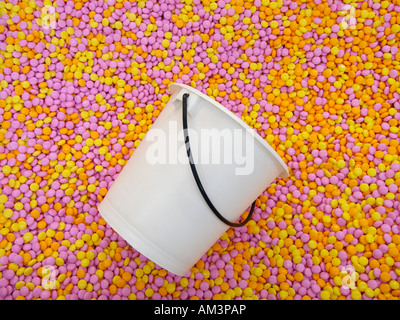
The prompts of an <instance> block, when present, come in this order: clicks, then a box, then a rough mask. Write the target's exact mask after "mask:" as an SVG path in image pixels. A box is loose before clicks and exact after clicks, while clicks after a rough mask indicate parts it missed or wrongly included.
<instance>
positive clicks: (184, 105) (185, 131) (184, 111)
mask: <svg viewBox="0 0 400 320" xmlns="http://www.w3.org/2000/svg"><path fill="white" fill-rule="evenodd" d="M188 98H189V94H188V93H185V94H183V98H182V114H183V134H184V137H185V146H186V153H187V156H188V158H189V164H190V169H192V173H193V177H194V180H195V181H196V184H197V187H198V188H199V190H200V193H201V195H202V196H203V198H204V200H205V201H206V202H207V204H208V206H209V207H210V209H211V210H212V212H214V214H215V215H216V216H217V217H218V219H220V220H221V221H222V222H224V223H225V224H227V225H228V226H230V227H243V226H244V225H245V224H246V223H247V222H249V221H250V219H251V217H252V215H253V212H254V208H255V206H256V201H254V202H253V204H252V205H251V209H250V212H249V214H248V215H247V217H246V219H244V220H243V221H242V222H239V223H234V222H230V221H229V220H227V219H225V218H224V217H223V216H222V215H221V214H220V213H219V212H218V210H217V209H216V208H215V207H214V205H213V204H212V202H211V200H210V198H208V196H207V193H206V191H205V190H204V187H203V185H202V183H201V181H200V177H199V175H198V173H197V170H196V166H195V164H194V161H193V157H192V153H191V151H190V142H189V133H188V124H187V99H188Z"/></svg>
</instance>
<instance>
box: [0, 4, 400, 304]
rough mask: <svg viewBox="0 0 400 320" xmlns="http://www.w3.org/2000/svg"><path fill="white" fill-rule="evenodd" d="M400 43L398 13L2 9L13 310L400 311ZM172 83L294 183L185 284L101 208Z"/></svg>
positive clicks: (265, 199) (194, 7)
mask: <svg viewBox="0 0 400 320" xmlns="http://www.w3.org/2000/svg"><path fill="white" fill-rule="evenodd" d="M399 44H400V1H399V0H394V1H372V0H368V1H358V2H357V1H352V0H350V1H349V0H347V1H343V2H342V1H331V0H329V1H321V0H314V1H310V0H297V1H289V0H286V1H283V0H277V1H270V0H262V1H261V0H254V1H244V0H232V1H227V0H219V1H214V0H203V1H200V0H186V1H176V0H159V1H151V0H147V1H128V0H118V1H116V0H108V1H102V0H99V1H95V0H87V1H85V0H77V1H63V0H57V1H54V2H51V1H43V2H42V1H27V0H22V1H16V0H7V1H3V2H0V90H1V91H0V123H1V128H0V168H1V172H0V189H1V194H0V209H1V210H0V299H6V300H7V299H8V300H9V299H27V300H31V299H67V300H68V299H85V300H86V299H138V300H142V299H182V300H185V299H227V300H229V299H270V300H271V299H324V300H328V299H333V300H337V299H353V300H360V299H399V296H400V290H399V280H400V279H399V277H400V254H399V250H400V235H399V224H400V215H399V210H400V196H399V186H400V159H399V156H398V154H399V152H400V144H399V143H400V135H399V132H400V129H399V121H400V82H399V72H400V62H399V61H400V52H399ZM172 82H181V83H185V84H188V85H191V86H193V87H196V88H197V89H199V90H201V91H202V92H203V93H205V94H208V95H209V96H211V97H212V98H214V99H215V100H217V101H219V102H220V103H221V104H222V105H223V106H224V107H226V108H227V109H228V110H230V111H232V112H233V113H235V114H236V115H237V116H238V117H241V118H242V119H243V120H244V121H245V122H246V123H248V124H249V125H250V126H251V127H253V128H254V129H255V130H256V132H257V133H258V134H259V135H261V136H262V137H263V138H265V139H266V140H267V141H268V142H269V143H270V145H271V146H272V147H273V148H274V149H275V150H277V152H278V153H279V154H280V155H281V156H282V158H283V159H284V160H285V162H286V163H287V165H288V167H289V168H290V171H291V172H290V177H289V178H287V179H284V180H277V181H276V182H275V183H273V184H272V185H271V186H270V187H269V188H268V189H267V190H266V191H265V192H264V193H263V194H262V195H260V197H259V198H258V200H257V207H256V210H255V213H254V218H253V221H250V222H249V223H248V224H247V225H246V226H245V227H241V228H238V229H229V230H228V231H227V232H226V233H225V234H224V235H223V236H222V237H221V239H220V240H219V241H218V242H217V243H216V244H215V245H214V246H213V247H212V248H211V249H210V250H209V251H208V253H207V254H206V255H204V257H203V258H202V259H201V260H199V261H198V263H197V264H196V265H195V266H194V267H193V268H192V270H191V272H190V273H188V274H187V275H186V276H185V277H178V276H175V275H173V274H171V273H168V272H167V271H165V270H164V269H162V268H160V267H159V266H157V265H155V264H154V263H153V262H152V261H150V260H148V259H146V257H144V256H143V255H141V254H140V253H138V252H137V251H136V250H135V249H133V248H132V247H131V246H129V245H128V244H127V243H126V242H125V241H124V240H123V239H122V238H121V237H120V236H118V234H117V233H116V232H114V231H113V230H112V229H111V228H110V226H109V225H107V224H106V222H105V221H104V220H103V219H102V218H101V216H100V215H99V213H98V211H97V204H98V203H99V202H100V201H101V200H102V198H103V197H104V196H105V194H106V193H107V190H108V189H109V187H110V185H111V183H112V182H113V181H114V180H115V178H116V176H117V175H118V173H119V172H120V171H121V169H122V168H123V166H124V165H125V163H126V161H127V160H128V159H129V157H130V156H131V155H132V153H133V152H134V150H135V148H136V147H137V146H138V145H139V143H140V141H141V139H143V137H144V135H145V134H146V132H147V131H148V130H149V128H150V126H151V124H152V123H153V122H154V120H155V119H156V118H157V116H158V115H159V113H160V111H161V110H162V109H163V107H164V106H165V104H166V102H167V101H168V99H169V96H170V93H169V91H168V85H169V84H170V83H172ZM154 201H157V194H154Z"/></svg>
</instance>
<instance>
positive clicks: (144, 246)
mask: <svg viewBox="0 0 400 320" xmlns="http://www.w3.org/2000/svg"><path fill="white" fill-rule="evenodd" d="M98 210H99V212H100V214H101V216H102V217H103V218H104V220H105V221H106V222H107V223H108V224H109V225H110V226H111V227H112V228H113V229H114V230H115V231H116V232H117V233H118V234H119V235H120V236H121V237H122V238H124V239H125V240H126V241H127V242H128V243H129V244H130V245H131V246H132V247H133V248H135V249H136V250H137V251H139V252H140V253H141V254H143V255H144V256H146V257H147V258H149V259H150V260H152V261H153V262H154V263H156V264H158V265H159V266H161V267H162V268H164V269H166V270H168V271H170V272H172V273H174V274H176V275H178V276H182V277H183V276H184V275H185V274H186V273H187V272H188V271H189V270H190V268H191V266H189V267H188V266H187V265H182V263H180V262H179V261H177V260H176V259H175V258H173V257H172V256H170V255H169V254H167V253H166V252H165V251H163V250H161V249H160V248H159V247H158V246H156V245H155V244H154V243H153V242H152V241H151V240H149V239H147V238H146V236H145V235H143V233H141V232H139V231H138V230H137V229H135V228H134V227H133V226H132V225H131V224H130V223H129V222H128V221H126V219H125V218H124V217H123V216H121V215H120V214H119V213H118V211H117V210H115V209H114V207H113V206H112V205H111V203H109V202H108V201H107V200H106V199H103V201H102V202H101V203H100V205H99V206H98Z"/></svg>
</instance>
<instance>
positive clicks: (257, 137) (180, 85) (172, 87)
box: [169, 83, 289, 179]
mask: <svg viewBox="0 0 400 320" xmlns="http://www.w3.org/2000/svg"><path fill="white" fill-rule="evenodd" d="M178 88H183V89H185V90H187V91H190V92H191V93H193V94H196V95H198V96H200V97H201V98H203V99H205V100H206V101H207V102H209V103H211V104H212V105H213V106H215V107H217V108H218V109H219V110H221V111H222V112H223V113H225V114H226V115H228V116H229V117H230V118H231V119H232V120H234V121H236V122H237V123H238V124H239V125H241V126H242V127H243V128H244V129H245V130H246V131H249V132H251V133H252V134H253V136H254V137H255V140H256V141H258V142H259V143H260V144H261V145H262V146H263V147H264V149H266V150H267V151H269V153H270V154H272V155H273V157H274V158H275V159H276V160H277V161H278V163H279V164H280V165H281V167H282V168H283V170H284V172H283V173H284V175H283V176H280V177H281V178H283V179H286V178H288V177H289V169H288V167H287V165H286V163H285V162H284V161H283V159H282V158H281V157H280V156H279V155H278V154H277V153H276V151H275V150H274V149H273V148H272V147H271V146H270V145H269V143H268V142H267V141H265V140H264V139H263V138H262V137H261V136H260V135H259V134H257V133H256V132H254V129H253V128H251V127H250V126H249V125H248V124H247V123H245V122H244V121H243V120H242V119H240V118H239V117H237V116H236V115H234V114H233V113H232V112H231V111H229V110H228V109H226V108H225V107H224V106H223V105H222V104H220V103H219V102H218V101H216V100H214V99H212V98H210V97H209V96H207V95H206V94H204V93H203V92H201V91H199V90H197V89H196V88H193V87H190V86H188V85H186V84H183V83H172V84H171V85H170V86H169V90H170V92H171V93H172V94H174V93H175V92H176V91H177V90H179V89H178Z"/></svg>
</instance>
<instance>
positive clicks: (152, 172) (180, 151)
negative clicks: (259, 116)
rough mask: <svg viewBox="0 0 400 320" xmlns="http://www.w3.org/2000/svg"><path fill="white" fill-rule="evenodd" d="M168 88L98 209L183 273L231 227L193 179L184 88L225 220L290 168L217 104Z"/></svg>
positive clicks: (194, 139) (202, 167)
mask: <svg viewBox="0 0 400 320" xmlns="http://www.w3.org/2000/svg"><path fill="white" fill-rule="evenodd" d="M170 91H171V92H172V96H171V98H170V100H169V102H168V103H167V105H166V106H165V107H164V109H163V110H162V112H161V113H160V115H159V117H158V118H157V120H156V121H155V122H154V123H153V125H152V127H151V128H150V130H149V131H148V132H147V134H146V136H145V137H144V139H143V140H142V142H141V143H140V145H139V146H138V147H137V149H136V150H135V152H134V153H133V155H132V157H131V158H130V159H129V161H128V162H127V163H126V165H125V166H124V168H123V170H122V171H121V173H120V174H119V176H118V177H117V179H116V180H115V182H114V183H113V184H112V186H111V188H110V190H109V191H108V193H107V195H106V196H105V198H104V199H103V201H102V202H101V203H100V205H99V207H98V209H99V211H100V213H101V215H102V216H103V218H104V219H105V220H106V221H107V223H108V224H109V225H110V226H111V227H112V228H113V229H114V230H115V231H116V232H118V233H119V234H120V235H121V236H122V237H123V238H124V239H125V240H126V241H127V242H128V243H129V244H131V245H132V246H133V247H134V248H135V249H136V250H138V251H139V252H141V253H142V254H143V255H145V256H146V257H148V258H149V259H150V260H152V261H154V262H155V263H157V264H158V265H160V266H161V267H163V268H165V269H166V270H168V271H170V272H172V273H174V274H177V275H181V276H183V275H185V274H186V272H187V271H189V270H190V268H191V267H192V266H193V265H194V264H195V263H196V262H197V261H198V260H199V259H200V258H201V257H202V256H203V255H204V254H205V253H206V252H207V251H208V250H209V249H210V248H211V246H212V245H213V244H214V243H215V242H216V241H217V240H218V239H219V238H220V237H221V236H222V235H223V233H224V232H225V231H226V230H227V229H228V228H229V226H228V225H227V224H226V223H224V222H222V221H221V220H220V219H219V218H218V217H217V216H216V215H215V214H214V212H213V211H212V210H211V208H210V206H209V204H208V203H207V202H206V201H205V198H204V197H203V195H202V194H201V193H200V191H199V186H198V185H197V184H196V181H195V179H194V175H193V172H192V170H191V166H190V164H189V161H188V154H187V149H186V147H187V145H185V141H184V132H183V129H182V127H183V120H182V119H183V109H182V108H183V107H182V104H183V97H184V94H188V96H186V103H187V111H188V114H187V123H188V130H187V132H188V136H189V137H190V150H191V154H192V156H193V159H194V163H195V167H196V169H197V173H198V176H199V177H200V179H201V183H202V186H203V188H204V190H205V191H206V193H207V195H208V197H209V200H210V201H211V202H212V204H213V205H214V207H215V208H217V210H218V211H219V212H220V213H221V215H223V216H224V217H225V218H226V219H227V220H229V221H231V222H234V221H236V220H237V219H238V218H239V217H240V216H241V215H242V214H243V213H244V212H245V210H246V209H247V208H248V207H249V206H250V205H251V203H252V202H253V201H255V200H256V199H257V198H258V196H259V195H260V194H261V193H262V192H263V191H264V190H265V189H266V188H267V187H268V186H269V185H270V184H271V183H272V182H273V181H274V180H275V179H276V178H277V177H278V176H279V177H282V178H286V177H288V175H289V172H288V168H287V166H286V165H285V163H284V162H283V160H282V159H281V158H280V157H279V155H278V154H277V153H276V152H275V150H274V149H273V148H272V147H271V146H270V145H269V144H268V143H267V142H266V141H265V140H264V139H262V138H261V137H260V136H259V135H257V134H256V133H255V132H254V130H253V129H251V128H250V127H249V126H248V125H247V124H246V123H244V122H243V121H242V120H241V119H239V118H238V117H237V116H236V115H234V114H233V113H232V112H230V111H229V110H227V109H226V108H224V107H223V106H222V105H220V104H219V103H218V102H216V101H215V100H213V99H211V98H210V97H208V96H207V95H205V94H203V93H201V92H200V91H198V90H196V89H194V88H192V87H189V86H186V85H183V84H172V85H171V86H170ZM207 132H208V133H209V135H208V136H207ZM218 141H219V142H220V143H219V144H218ZM229 153H230V155H229Z"/></svg>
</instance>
